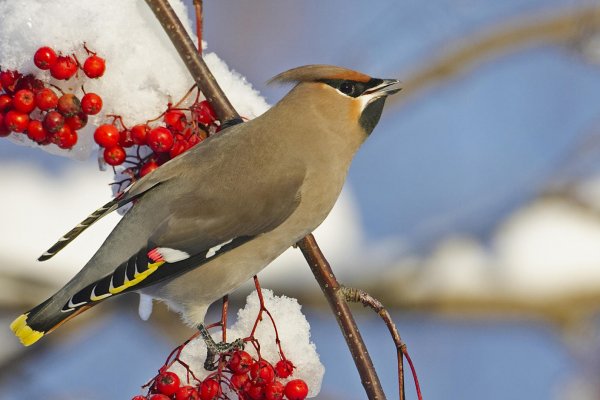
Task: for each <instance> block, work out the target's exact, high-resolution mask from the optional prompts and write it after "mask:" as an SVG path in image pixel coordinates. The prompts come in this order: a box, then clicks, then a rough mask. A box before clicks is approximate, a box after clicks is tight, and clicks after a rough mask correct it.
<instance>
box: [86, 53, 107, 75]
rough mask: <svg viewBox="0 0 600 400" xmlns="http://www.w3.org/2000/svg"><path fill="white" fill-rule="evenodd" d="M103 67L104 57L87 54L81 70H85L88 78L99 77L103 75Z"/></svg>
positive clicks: (104, 66) (104, 67) (104, 64)
mask: <svg viewBox="0 0 600 400" xmlns="http://www.w3.org/2000/svg"><path fill="white" fill-rule="evenodd" d="M105 69H106V63H105V62H104V59H103V58H102V57H98V56H96V55H93V56H89V57H88V58H87V59H86V60H85V62H84V63H83V72H85V74H86V75H87V76H88V77H89V78H100V77H101V76H102V75H104V70H105Z"/></svg>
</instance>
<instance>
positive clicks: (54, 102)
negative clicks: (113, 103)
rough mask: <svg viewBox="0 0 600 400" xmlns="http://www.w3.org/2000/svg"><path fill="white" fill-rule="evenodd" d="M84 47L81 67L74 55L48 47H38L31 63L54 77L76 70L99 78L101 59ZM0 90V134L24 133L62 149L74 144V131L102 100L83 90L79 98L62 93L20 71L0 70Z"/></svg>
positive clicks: (66, 77) (64, 77) (63, 77)
mask: <svg viewBox="0 0 600 400" xmlns="http://www.w3.org/2000/svg"><path fill="white" fill-rule="evenodd" d="M84 48H85V50H86V51H87V53H88V57H87V59H86V60H85V62H84V64H83V66H81V64H80V63H79V62H78V61H77V58H76V57H75V56H70V55H66V56H64V55H60V54H58V55H57V54H56V52H55V51H54V50H53V49H51V48H50V47H40V48H39V49H38V50H37V51H36V52H35V55H34V56H33V62H34V64H35V65H36V66H37V67H38V68H39V69H41V70H43V71H44V70H49V71H50V75H51V76H52V77H53V78H55V79H57V80H65V81H66V80H69V79H71V78H72V77H73V76H74V75H75V74H76V73H77V71H78V70H79V69H82V70H83V72H84V73H85V75H86V76H87V77H88V78H99V77H101V76H102V75H103V74H104V70H105V63H104V60H103V59H102V58H101V57H98V56H97V55H96V54H95V53H93V52H91V51H89V50H88V49H87V48H86V47H85V45H84ZM0 89H1V94H0V136H8V135H9V134H10V133H11V132H16V133H23V134H26V135H27V137H28V138H29V139H31V140H32V141H34V142H36V143H38V144H40V145H48V144H50V143H54V144H56V145H57V146H58V147H60V148H62V149H71V148H72V147H73V146H75V144H76V143H77V139H78V137H77V131H78V130H80V129H81V128H83V127H84V126H85V125H86V124H87V120H88V116H89V115H95V114H98V113H99V112H100V109H101V108H102V99H101V98H100V96H98V95H97V94H94V93H85V92H84V96H83V97H82V98H81V99H79V98H78V97H77V96H75V95H74V94H73V93H65V92H63V91H62V90H61V89H60V88H58V87H56V86H54V85H52V84H45V83H44V82H42V81H41V80H40V79H38V78H36V77H35V76H34V75H32V74H28V75H23V74H21V73H20V72H19V71H10V70H0ZM53 89H54V90H53ZM56 91H58V92H59V93H60V97H59V95H58V94H57V93H56Z"/></svg>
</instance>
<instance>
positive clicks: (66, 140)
mask: <svg viewBox="0 0 600 400" xmlns="http://www.w3.org/2000/svg"><path fill="white" fill-rule="evenodd" d="M53 140H54V142H55V143H56V145H57V146H58V147H60V148H61V149H70V148H72V147H73V146H75V144H76V143H77V132H75V131H74V130H72V129H71V128H70V127H69V125H67V124H65V125H63V126H62V128H60V129H59V130H58V132H56V133H55V134H54V138H53Z"/></svg>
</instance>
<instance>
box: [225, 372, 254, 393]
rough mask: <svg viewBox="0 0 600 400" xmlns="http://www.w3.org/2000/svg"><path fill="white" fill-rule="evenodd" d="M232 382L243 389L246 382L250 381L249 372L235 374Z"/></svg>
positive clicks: (231, 379)
mask: <svg viewBox="0 0 600 400" xmlns="http://www.w3.org/2000/svg"><path fill="white" fill-rule="evenodd" d="M230 381H231V384H232V385H233V386H234V387H235V388H237V389H241V388H242V387H243V386H244V385H245V384H246V382H249V381H250V377H249V376H248V374H245V373H244V374H233V375H232V376H231V378H230Z"/></svg>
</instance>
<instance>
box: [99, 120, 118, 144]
mask: <svg viewBox="0 0 600 400" xmlns="http://www.w3.org/2000/svg"><path fill="white" fill-rule="evenodd" d="M94 140H95V141H96V143H98V144H99V145H100V146H102V147H106V148H108V147H114V146H116V145H118V144H119V130H118V129H117V127H116V126H114V125H112V124H103V125H100V126H99V127H98V128H96V130H95V131H94Z"/></svg>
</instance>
